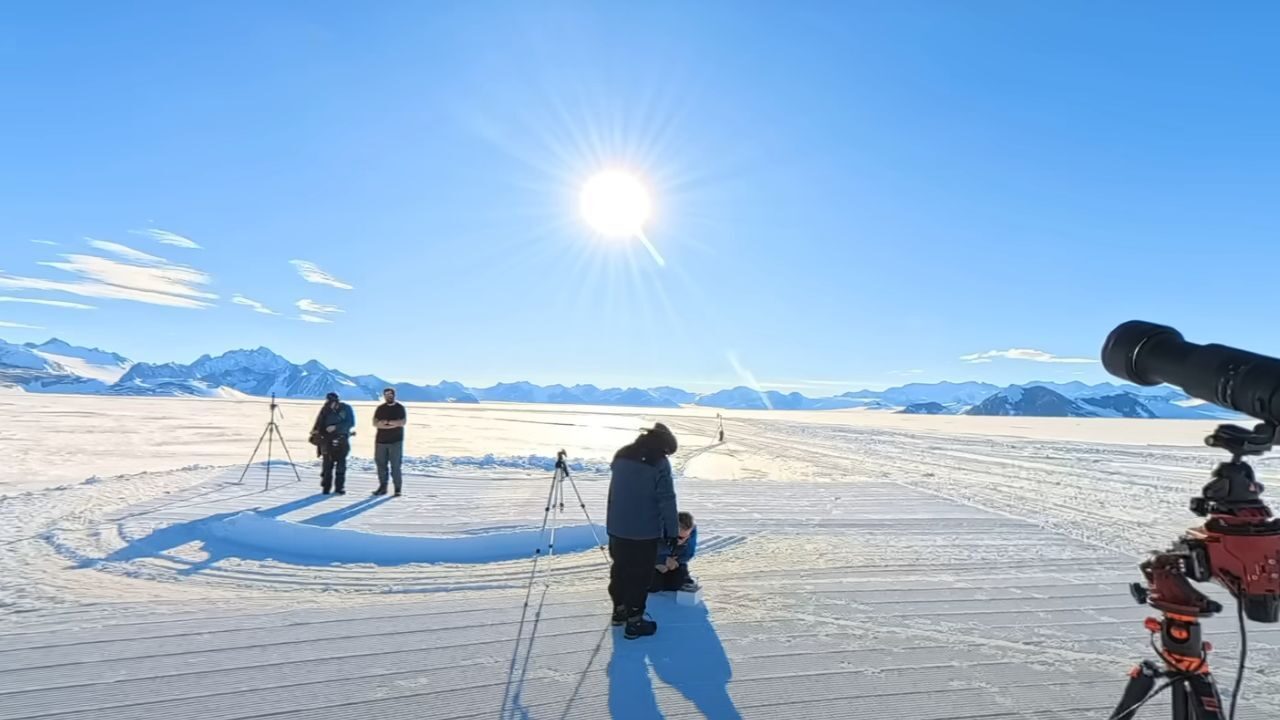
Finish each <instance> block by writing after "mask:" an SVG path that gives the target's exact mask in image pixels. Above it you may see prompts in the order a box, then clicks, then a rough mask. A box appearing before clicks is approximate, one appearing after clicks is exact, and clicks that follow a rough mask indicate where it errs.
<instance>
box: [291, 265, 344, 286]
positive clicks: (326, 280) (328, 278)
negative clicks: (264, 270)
mask: <svg viewBox="0 0 1280 720" xmlns="http://www.w3.org/2000/svg"><path fill="white" fill-rule="evenodd" d="M289 264H290V265H292V266H294V267H295V268H297V269H298V275H300V276H301V277H302V279H303V280H306V281H307V282H309V283H315V284H317V285H328V286H329V287H336V288H338V289H339V290H352V289H354V288H352V287H351V286H350V285H348V284H347V283H344V282H342V281H341V280H339V279H338V278H336V277H334V276H332V275H330V274H329V273H327V272H325V271H323V270H321V269H320V268H319V267H317V266H316V264H315V263H313V262H308V261H307V260H290V261H289Z"/></svg>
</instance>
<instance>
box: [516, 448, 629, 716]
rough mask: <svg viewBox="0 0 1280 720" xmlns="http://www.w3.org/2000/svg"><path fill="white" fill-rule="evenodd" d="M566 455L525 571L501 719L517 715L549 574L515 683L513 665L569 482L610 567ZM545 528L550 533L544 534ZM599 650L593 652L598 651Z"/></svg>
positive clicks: (552, 550)
mask: <svg viewBox="0 0 1280 720" xmlns="http://www.w3.org/2000/svg"><path fill="white" fill-rule="evenodd" d="M566 455H567V453H565V451H564V450H561V451H560V452H558V453H556V471H555V474H553V475H552V476H551V487H550V488H549V489H548V490H547V504H546V507H545V508H544V510H543V513H542V527H541V528H540V529H539V531H538V547H536V548H535V549H534V551H533V568H532V569H530V571H529V583H528V586H527V587H526V588H525V591H524V608H523V609H522V610H521V611H520V625H519V628H518V629H517V630H516V646H515V651H514V652H513V653H512V654H511V667H510V668H508V671H507V689H506V692H505V693H504V697H503V699H502V708H503V709H502V717H503V718H504V719H505V718H508V717H512V718H514V717H517V716H518V715H520V714H521V713H518V712H516V708H517V707H518V705H519V703H520V698H519V695H520V689H521V688H522V687H523V686H524V676H525V673H526V672H527V671H528V669H529V656H530V655H532V653H533V641H534V639H535V638H536V636H537V634H538V623H539V622H540V621H541V620H542V605H543V603H544V602H545V601H546V598H547V590H549V589H550V587H551V581H550V572H549V571H546V570H544V573H543V574H544V578H545V580H544V582H543V584H542V594H541V596H540V598H539V600H538V609H537V610H535V611H534V614H533V628H532V629H531V630H530V632H529V642H528V644H527V645H526V646H525V658H524V664H523V668H522V669H521V672H520V678H519V680H516V678H515V669H516V662H517V659H518V658H519V656H520V643H521V640H523V638H524V624H525V620H526V618H527V617H528V615H529V605H530V603H531V601H532V600H533V585H534V581H535V580H537V578H538V561H539V560H541V559H542V556H543V554H544V553H543V552H542V548H543V546H546V548H547V552H546V553H545V554H546V557H547V564H550V562H551V560H552V559H554V557H555V554H556V530H558V529H559V528H560V522H561V520H562V517H563V515H564V483H565V481H566V480H567V481H569V487H571V488H573V495H574V497H575V498H577V500H578V507H580V508H582V514H583V516H585V517H586V519H587V526H588V527H589V528H591V537H592V538H593V539H594V540H595V543H596V547H597V548H598V549H599V550H600V555H601V557H602V558H603V559H604V565H605V567H606V568H607V567H610V565H611V564H612V563H611V561H610V559H609V551H608V550H607V549H606V547H605V545H604V543H602V542H600V534H599V533H598V532H596V524H595V522H593V521H592V520H591V513H589V512H587V504H586V503H585V502H583V501H582V493H580V492H578V484H577V483H576V482H574V481H573V476H572V475H570V474H569V465H568V463H566V462H565V457H566ZM548 528H550V530H549V531H548ZM598 649H599V648H597V650H598Z"/></svg>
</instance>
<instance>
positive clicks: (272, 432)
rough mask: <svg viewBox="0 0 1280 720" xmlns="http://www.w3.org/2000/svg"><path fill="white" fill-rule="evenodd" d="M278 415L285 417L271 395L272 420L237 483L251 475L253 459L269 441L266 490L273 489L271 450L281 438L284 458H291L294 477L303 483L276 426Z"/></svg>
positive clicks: (272, 394) (290, 464)
mask: <svg viewBox="0 0 1280 720" xmlns="http://www.w3.org/2000/svg"><path fill="white" fill-rule="evenodd" d="M276 413H279V414H280V417H281V418H283V417H284V413H283V412H281V410H280V406H279V405H278V404H276V394H275V393H271V419H270V420H268V421H267V427H266V429H265V430H263V431H262V436H261V437H259V438H258V444H257V445H256V446H254V448H253V454H252V455H250V456H249V462H247V463H245V466H244V472H242V473H240V479H239V480H237V481H236V482H241V483H242V482H244V476H245V475H247V474H248V473H249V467H250V466H251V465H253V459H254V458H255V457H257V455H258V450H259V449H261V448H262V441H263V440H266V441H267V485H266V487H265V488H264V489H266V490H270V489H271V450H272V445H273V441H274V439H275V438H277V437H278V438H280V447H282V448H284V456H285V457H287V458H289V466H290V467H292V468H293V476H294V477H295V478H297V479H298V482H302V476H301V475H299V474H298V466H297V464H295V463H294V462H293V455H292V454H291V453H290V452H289V446H288V445H286V444H285V442H284V433H282V432H280V426H279V425H277V424H276Z"/></svg>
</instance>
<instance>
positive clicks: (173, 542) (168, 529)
mask: <svg viewBox="0 0 1280 720" xmlns="http://www.w3.org/2000/svg"><path fill="white" fill-rule="evenodd" d="M324 499H325V496H324V495H319V494H317V495H309V496H307V497H304V498H299V499H297V500H294V501H292V502H287V503H284V504H282V505H277V506H275V507H271V508H266V509H265V510H258V511H257V512H258V513H259V514H261V515H265V516H267V517H272V518H277V517H280V516H282V515H287V514H289V513H291V512H293V511H295V510H301V509H302V508H305V507H309V506H311V505H315V504H316V503H318V502H322V501H323V500H324ZM241 512H243V511H241V510H235V511H233V512H226V513H218V514H216V515H207V516H205V517H202V518H197V519H195V520H188V521H186V522H181V523H174V524H172V525H166V526H164V527H162V528H157V529H155V530H153V531H151V532H150V533H148V534H147V535H145V536H143V537H140V538H138V539H136V540H133V541H130V543H129V544H128V545H125V546H124V547H122V548H120V549H119V550H116V551H115V552H112V553H111V554H109V555H107V556H106V557H104V558H90V559H86V560H82V561H81V562H80V563H79V564H78V565H77V567H81V568H87V567H94V566H96V565H98V564H100V563H108V562H129V561H131V560H140V559H142V558H148V557H156V558H168V559H170V560H173V561H174V562H179V563H181V562H187V561H185V560H184V559H182V558H179V557H174V556H171V555H170V554H169V553H170V551H172V550H174V549H176V548H180V547H182V546H183V545H187V544H190V543H193V542H202V543H204V549H205V551H206V552H207V553H208V555H209V557H208V558H206V559H205V560H203V561H201V562H199V563H196V564H194V565H191V566H190V567H186V568H183V569H182V570H181V571H179V574H181V575H191V574H194V573H198V572H200V571H201V570H203V569H205V568H207V567H210V566H211V565H214V564H215V563H217V562H218V561H219V560H222V559H223V558H224V557H229V556H231V555H232V553H230V552H221V551H219V550H218V549H217V547H216V546H215V545H214V544H213V543H212V541H211V538H210V536H209V532H208V528H209V526H210V525H213V524H216V523H220V522H222V521H224V520H227V519H228V518H232V517H235V516H236V515H239V514H240V513H241Z"/></svg>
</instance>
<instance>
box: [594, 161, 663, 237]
mask: <svg viewBox="0 0 1280 720" xmlns="http://www.w3.org/2000/svg"><path fill="white" fill-rule="evenodd" d="M579 201H580V204H581V206H582V217H583V219H585V220H586V221H587V224H588V225H590V226H591V227H592V228H593V229H594V230H595V231H596V232H598V233H600V234H601V235H604V236H605V237H613V238H633V237H637V236H640V235H642V232H643V230H644V224H645V221H647V220H648V219H649V213H650V211H651V210H652V209H653V207H652V204H651V202H650V200H649V191H648V190H647V189H645V186H644V184H643V183H641V182H640V181H639V180H637V179H636V178H635V176H633V175H631V174H629V173H625V172H622V171H621V170H606V171H605V172H602V173H599V174H597V175H593V176H592V177H591V179H590V180H587V184H586V185H583V186H582V195H581V197H580V198H579Z"/></svg>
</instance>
